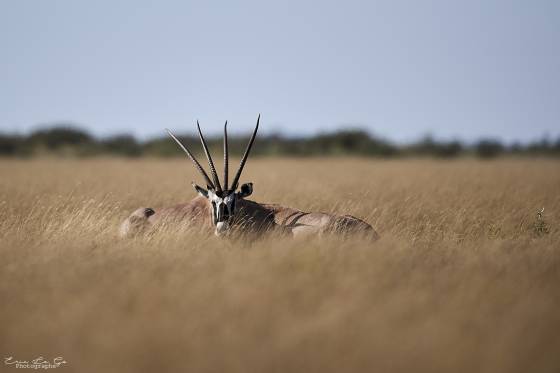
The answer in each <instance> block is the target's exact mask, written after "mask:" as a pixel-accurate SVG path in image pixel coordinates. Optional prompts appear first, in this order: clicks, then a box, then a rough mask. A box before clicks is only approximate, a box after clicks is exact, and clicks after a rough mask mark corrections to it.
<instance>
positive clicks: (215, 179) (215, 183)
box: [165, 114, 261, 192]
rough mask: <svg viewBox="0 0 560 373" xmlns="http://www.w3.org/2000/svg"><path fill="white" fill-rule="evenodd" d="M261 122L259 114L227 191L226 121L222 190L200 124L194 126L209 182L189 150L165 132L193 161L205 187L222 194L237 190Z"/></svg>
mask: <svg viewBox="0 0 560 373" xmlns="http://www.w3.org/2000/svg"><path fill="white" fill-rule="evenodd" d="M260 120H261V115H260V114H259V117H258V118H257V125H256V126H255V130H254V131H253V135H252V136H251V139H250V140H249V143H248V144H247V148H246V149H245V153H244V154H243V158H241V163H240V164H239V169H238V170H237V173H236V174H235V177H234V178H233V182H232V183H231V188H229V189H228V168H229V166H228V156H229V153H228V136H227V121H226V124H224V180H223V181H224V188H223V189H222V185H221V184H220V179H219V178H218V173H217V172H216V167H214V161H213V160H212V156H211V155H210V151H209V150H208V145H207V144H206V140H204V136H202V131H201V130H200V124H199V123H198V120H197V121H196V126H197V128H198V137H199V138H200V142H201V143H202V148H203V149H204V154H205V155H206V159H208V164H209V166H210V173H211V174H212V179H213V180H210V177H208V174H207V173H206V171H204V169H203V168H202V166H201V165H200V163H198V161H197V160H196V158H195V156H194V155H193V154H192V153H191V152H190V151H189V149H187V147H186V146H185V145H183V143H182V142H181V141H179V139H178V138H177V137H175V135H173V133H171V131H170V130H168V129H167V128H166V129H165V130H166V131H167V133H168V134H169V136H171V137H172V138H173V140H175V142H176V143H177V144H178V145H179V146H180V147H181V149H183V151H184V152H185V153H187V156H188V157H189V158H190V160H191V161H193V163H194V165H195V167H196V169H197V170H198V172H200V173H201V174H202V176H204V179H205V180H206V185H207V186H208V188H211V189H213V190H216V191H218V192H222V191H224V190H225V191H228V190H231V191H234V190H236V189H237V186H238V184H239V178H240V177H241V172H243V167H245V162H247V158H248V157H249V153H250V152H251V148H252V147H253V142H254V141H255V137H256V136H257V131H258V129H259V122H260Z"/></svg>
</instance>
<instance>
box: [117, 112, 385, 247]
mask: <svg viewBox="0 0 560 373" xmlns="http://www.w3.org/2000/svg"><path fill="white" fill-rule="evenodd" d="M259 122H260V115H259V117H258V118H257V124H256V126H255V129H254V131H253V134H252V135H251V139H250V140H249V143H248V144H247V148H246V149H245V153H244V154H243V157H242V158H241V163H240V164H239V168H238V170H237V172H236V174H235V176H234V178H233V181H232V182H231V185H229V184H228V136H227V121H226V123H225V125H224V140H223V147H224V176H223V180H222V181H223V185H222V184H221V183H220V180H219V178H218V174H217V172H216V168H215V167H214V161H213V160H212V156H211V155H210V151H209V150H208V146H207V144H206V141H205V140H204V136H203V135H202V131H201V130H200V124H199V123H198V121H197V122H196V125H197V128H198V135H199V137H200V142H201V143H202V148H203V150H204V154H205V155H206V158H207V159H208V164H209V167H210V173H211V175H212V179H210V177H209V176H208V174H207V173H206V171H204V169H203V168H202V166H201V165H200V163H199V162H198V160H197V159H196V158H195V156H194V155H193V154H192V153H191V151H190V150H189V149H188V148H187V147H186V146H185V145H184V144H183V143H181V141H180V140H179V139H178V138H177V137H176V136H175V135H173V133H171V131H169V130H168V129H166V131H167V132H168V134H169V135H170V136H171V138H173V140H175V142H176V143H177V144H178V145H179V147H181V149H182V150H183V151H184V152H185V153H186V154H187V156H188V157H189V158H190V160H191V161H192V162H193V163H194V165H195V167H196V169H197V170H198V171H199V172H200V174H201V175H202V176H203V177H204V180H205V182H206V188H203V187H201V186H199V185H197V184H195V183H192V185H193V187H194V189H195V190H196V192H197V193H198V194H199V195H198V196H197V197H196V198H194V199H192V200H191V201H190V202H186V203H182V204H178V205H176V206H173V207H167V208H161V209H152V208H145V207H142V208H139V209H137V210H136V211H134V212H133V213H132V214H131V215H130V216H129V217H128V218H127V219H126V220H125V221H124V222H123V223H122V225H121V227H120V235H121V236H122V237H126V236H133V235H136V234H138V233H140V232H144V231H146V230H147V229H148V228H149V229H153V228H155V227H157V226H158V224H161V223H173V224H175V223H179V224H185V225H188V226H195V227H207V228H209V229H212V228H213V230H214V233H215V235H217V236H223V235H226V234H228V233H230V232H231V231H235V230H237V231H241V232H244V233H246V232H254V233H263V232H267V231H271V230H275V231H278V232H282V233H287V234H290V235H293V236H300V235H307V234H323V233H342V234H346V233H362V234H366V235H367V236H369V237H371V238H377V237H378V236H377V233H376V232H375V231H374V230H373V228H372V227H371V226H370V225H369V224H368V223H366V222H364V221H363V220H361V219H358V218H356V217H353V216H351V215H344V216H339V215H332V214H325V213H321V212H304V211H300V210H297V209H293V208H290V207H284V206H280V205H276V204H262V203H257V202H253V201H250V200H247V199H246V197H248V196H250V195H251V193H252V192H253V183H245V184H243V185H241V186H240V187H239V178H240V177H241V173H242V172H243V167H244V166H245V163H246V162H247V158H248V157H249V153H250V152H251V148H252V146H253V142H254V141H255V137H256V135H257V131H258V129H259Z"/></svg>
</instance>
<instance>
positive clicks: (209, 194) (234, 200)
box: [193, 183, 253, 236]
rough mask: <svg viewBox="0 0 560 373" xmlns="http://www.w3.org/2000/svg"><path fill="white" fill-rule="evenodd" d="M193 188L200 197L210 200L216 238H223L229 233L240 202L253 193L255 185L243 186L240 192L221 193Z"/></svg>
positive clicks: (195, 186) (197, 187)
mask: <svg viewBox="0 0 560 373" xmlns="http://www.w3.org/2000/svg"><path fill="white" fill-rule="evenodd" d="M193 186H194V188H195V190H196V191H197V192H198V194H199V195H201V196H202V197H205V198H207V199H208V201H209V202H210V204H211V206H212V224H213V225H214V228H215V230H214V234H215V235H216V236H223V235H225V234H227V233H228V232H229V230H230V228H231V226H232V225H233V222H234V220H235V214H236V212H237V211H238V209H237V207H238V202H239V200H240V199H243V198H245V197H248V196H250V195H251V193H253V183H246V184H243V185H241V188H240V191H239V192H235V191H227V192H223V191H222V192H220V191H215V190H212V189H208V190H206V189H204V188H201V187H200V186H198V185H196V184H193Z"/></svg>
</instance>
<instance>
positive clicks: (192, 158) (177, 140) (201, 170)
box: [165, 128, 216, 189]
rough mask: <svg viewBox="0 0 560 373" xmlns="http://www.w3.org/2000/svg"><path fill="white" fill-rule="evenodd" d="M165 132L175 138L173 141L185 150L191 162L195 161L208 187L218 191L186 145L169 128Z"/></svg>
mask: <svg viewBox="0 0 560 373" xmlns="http://www.w3.org/2000/svg"><path fill="white" fill-rule="evenodd" d="M165 130H166V131H167V133H168V134H169V136H171V137H172V138H173V140H175V142H176V143H177V144H178V145H179V146H180V147H181V149H183V151H184V152H185V153H187V155H188V156H189V158H190V159H191V161H193V163H194V165H195V167H196V169H197V170H198V172H200V173H201V174H202V176H204V179H205V180H206V185H207V186H208V187H210V188H212V189H216V187H215V186H214V184H213V183H212V181H211V180H210V178H209V177H208V174H207V173H206V171H204V169H203V168H202V166H201V165H200V163H198V161H197V160H196V158H195V157H194V155H192V153H191V152H190V151H189V149H187V147H186V146H185V145H183V143H181V141H179V139H178V138H176V137H175V135H173V134H172V133H171V131H170V130H168V129H167V128H166V129H165Z"/></svg>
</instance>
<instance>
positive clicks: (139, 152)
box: [0, 126, 560, 158]
mask: <svg viewBox="0 0 560 373" xmlns="http://www.w3.org/2000/svg"><path fill="white" fill-rule="evenodd" d="M179 138H180V139H181V140H182V141H183V142H184V143H185V144H186V146H187V147H189V149H191V150H192V151H193V152H194V153H197V154H200V152H201V148H200V145H199V140H198V137H196V136H195V135H186V136H179ZM207 141H208V144H209V146H210V148H211V149H212V150H213V151H214V152H216V154H221V152H222V138H221V137H207ZM247 141H248V137H242V136H230V139H229V148H230V153H231V154H232V155H237V156H239V155H241V154H242V152H243V150H244V148H245V145H246V143H247ZM252 154H254V155H257V156H259V155H260V156H273V155H282V156H317V155H321V156H337V155H355V156H372V157H399V156H401V157H402V156H425V157H438V158H453V157H458V156H462V155H473V156H477V157H480V158H493V157H497V156H500V155H527V156H560V138H558V139H556V140H555V141H552V140H549V139H546V138H545V139H543V140H541V141H537V142H532V143H528V144H521V143H515V144H504V143H502V142H500V141H498V140H495V139H483V140H480V141H477V142H475V143H472V144H465V143H462V142H460V141H438V140H435V139H433V138H432V137H425V138H423V139H421V140H420V141H417V142H415V143H411V144H407V145H396V144H394V143H392V142H390V141H387V140H384V139H381V138H377V137H375V136H372V135H371V134H369V133H368V132H366V131H364V130H360V129H355V130H340V131H336V132H331V133H324V134H319V135H316V136H311V137H304V138H294V137H287V136H283V135H261V136H259V138H258V141H257V142H255V146H254V148H253V151H252ZM39 155H57V156H75V157H76V156H77V157H88V156H97V155H117V156H125V157H140V156H154V157H171V156H178V155H181V150H180V149H179V148H178V147H177V145H176V144H175V143H174V142H173V141H172V140H170V139H169V138H168V137H163V136H162V137H159V138H153V139H150V140H147V141H138V140H137V139H136V138H135V137H134V136H131V135H127V134H123V135H115V136H110V137H105V138H97V137H94V136H92V135H91V134H89V133H88V132H87V131H84V130H82V129H79V128H76V127H71V126H56V127H51V128H46V129H40V130H37V131H34V132H32V133H31V134H29V135H27V136H19V135H10V134H0V156H12V157H31V156H39Z"/></svg>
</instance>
